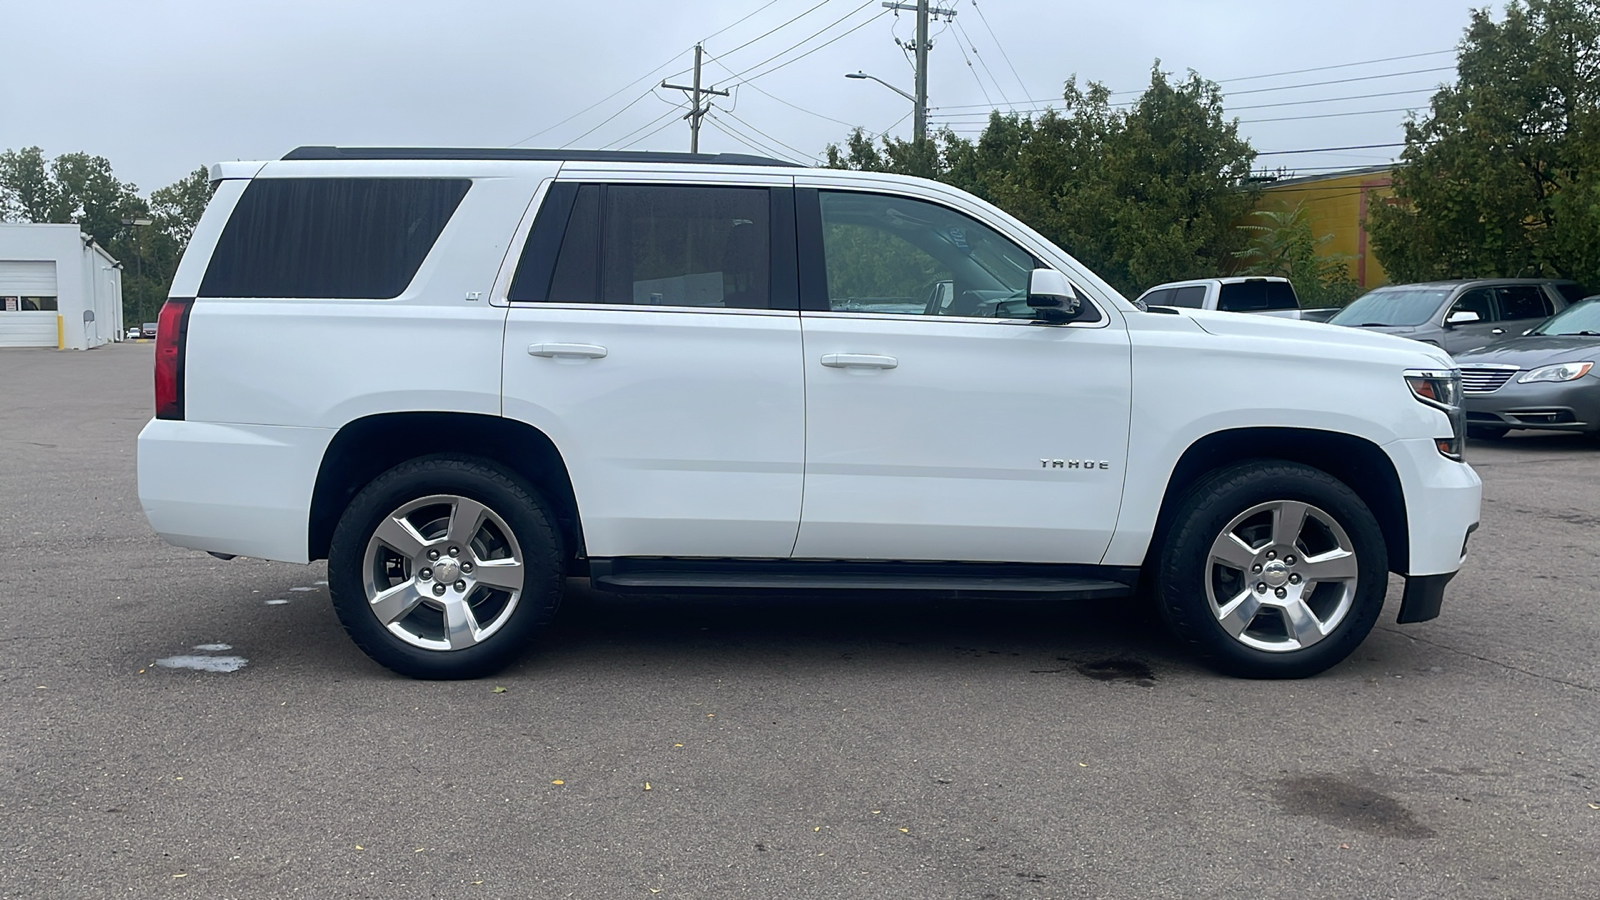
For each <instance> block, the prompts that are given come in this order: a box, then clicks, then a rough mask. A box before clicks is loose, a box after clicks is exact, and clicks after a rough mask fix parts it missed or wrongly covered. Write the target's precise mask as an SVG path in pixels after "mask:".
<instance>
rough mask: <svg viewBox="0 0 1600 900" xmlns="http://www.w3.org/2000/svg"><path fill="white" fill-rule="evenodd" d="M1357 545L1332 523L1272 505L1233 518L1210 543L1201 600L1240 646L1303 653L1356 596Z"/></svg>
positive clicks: (1300, 507) (1289, 503) (1296, 506)
mask: <svg viewBox="0 0 1600 900" xmlns="http://www.w3.org/2000/svg"><path fill="white" fill-rule="evenodd" d="M1358 574H1359V572H1358V566H1357V564H1356V551H1355V545H1354V544H1352V543H1351V541H1350V536H1349V535H1348V534H1346V533H1345V530H1344V529H1343V528H1342V527H1340V525H1339V523H1338V522H1337V521H1335V520H1334V518H1333V516H1331V515H1329V514H1328V513H1326V512H1324V511H1322V510H1320V509H1318V508H1317V507H1315V506H1312V505H1310V504H1308V503H1300V502H1297V501H1293V500H1275V501H1272V502H1269V503H1261V504H1257V505H1255V506H1252V507H1250V508H1249V509H1247V510H1245V511H1244V512H1242V513H1240V514H1239V515H1237V516H1235V517H1234V519H1233V521H1231V522H1229V523H1228V526H1227V527H1226V528H1224V529H1222V533H1221V534H1219V535H1217V538H1216V540H1215V541H1213V542H1212V544H1211V552H1210V554H1209V556H1208V557H1207V559H1206V578H1205V582H1206V600H1207V601H1208V602H1209V603H1210V605H1211V613H1212V615H1214V616H1216V619H1217V622H1218V624H1220V625H1221V626H1222V628H1223V630H1224V631H1226V632H1227V633H1228V634H1230V635H1232V636H1233V638H1234V639H1235V640H1237V641H1238V642H1239V643H1241V644H1244V645H1245V646H1247V647H1253V648H1255V649H1257V650H1265V651H1268V652H1276V653H1283V652H1288V651H1291V650H1301V649H1304V648H1306V647H1309V646H1311V645H1312V644H1315V643H1317V642H1318V641H1320V640H1322V639H1323V638H1325V637H1327V636H1328V635H1330V634H1332V633H1333V631H1334V629H1336V628H1338V627H1339V623H1340V622H1342V621H1344V618H1345V616H1346V615H1348V614H1349V612H1350V608H1351V605H1352V604H1353V603H1354V601H1355V597H1356V585H1357V577H1358Z"/></svg>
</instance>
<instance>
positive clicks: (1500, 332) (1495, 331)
mask: <svg viewBox="0 0 1600 900" xmlns="http://www.w3.org/2000/svg"><path fill="white" fill-rule="evenodd" d="M1489 333H1490V334H1505V333H1506V330H1505V329H1504V328H1496V329H1494V330H1493V331H1491V332H1489Z"/></svg>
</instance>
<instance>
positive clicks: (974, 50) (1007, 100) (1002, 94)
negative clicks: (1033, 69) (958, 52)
mask: <svg viewBox="0 0 1600 900" xmlns="http://www.w3.org/2000/svg"><path fill="white" fill-rule="evenodd" d="M956 32H957V33H959V34H960V35H961V36H962V37H964V38H966V39H967V44H968V45H970V46H971V47H972V55H973V56H976V57H977V58H978V65H980V66H983V71H984V73H985V74H987V75H988V76H989V80H990V81H992V82H994V89H995V90H997V91H999V92H1000V99H1001V100H1002V101H1004V102H1005V105H1006V106H1011V100H1010V98H1008V97H1007V96H1006V91H1005V88H1002V87H1001V86H1000V81H999V79H997V78H995V77H994V72H992V71H990V70H989V63H988V62H987V61H985V60H984V58H983V55H982V54H981V53H979V52H978V45H977V44H974V43H973V42H972V38H971V37H970V36H969V35H968V34H967V29H966V26H964V25H962V24H961V23H960V22H957V23H956ZM958 43H959V42H958ZM962 55H963V56H965V55H966V54H965V53H963V54H962Z"/></svg>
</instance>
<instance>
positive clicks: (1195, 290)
mask: <svg viewBox="0 0 1600 900" xmlns="http://www.w3.org/2000/svg"><path fill="white" fill-rule="evenodd" d="M1167 305H1168V306H1181V307H1183V308H1184V309H1199V308H1201V307H1203V306H1205V305H1206V286H1205V285H1203V284H1191V285H1189V286H1188V287H1181V288H1173V289H1172V298H1171V299H1170V300H1168V301H1167Z"/></svg>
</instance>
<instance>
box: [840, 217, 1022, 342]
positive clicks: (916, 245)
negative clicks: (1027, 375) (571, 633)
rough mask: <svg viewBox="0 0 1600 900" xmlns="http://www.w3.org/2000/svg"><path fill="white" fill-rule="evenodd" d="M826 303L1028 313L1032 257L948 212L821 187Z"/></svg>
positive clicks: (910, 310) (904, 310)
mask: <svg viewBox="0 0 1600 900" xmlns="http://www.w3.org/2000/svg"><path fill="white" fill-rule="evenodd" d="M820 200H821V206H822V249H823V258H824V261H825V265H826V268H827V286H828V308H829V309H831V310H833V311H835V312H861V313H891V314H902V315H905V314H909V315H930V316H976V317H984V318H1032V317H1033V316H1034V311H1033V310H1032V309H1031V308H1029V306H1028V302H1027V300H1028V276H1029V275H1030V273H1031V272H1032V271H1033V269H1035V268H1037V266H1038V263H1037V261H1036V260H1035V259H1034V258H1033V255H1032V254H1030V253H1028V252H1027V251H1025V250H1023V249H1022V248H1020V247H1018V246H1017V245H1016V244H1014V243H1012V242H1011V241H1009V240H1007V239H1005V238H1003V237H1001V236H1000V235H999V234H998V233H997V232H995V231H994V230H993V229H991V228H989V227H988V226H986V225H983V224H981V223H979V222H978V221H977V220H975V219H972V218H971V217H969V216H965V215H962V214H961V213H958V212H955V211H953V210H949V209H946V208H944V207H942V206H937V205H934V204H932V203H925V202H923V201H920V200H910V199H907V198H904V197H894V196H888V195H883V194H858V193H847V192H841V191H822V192H821V194H820Z"/></svg>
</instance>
